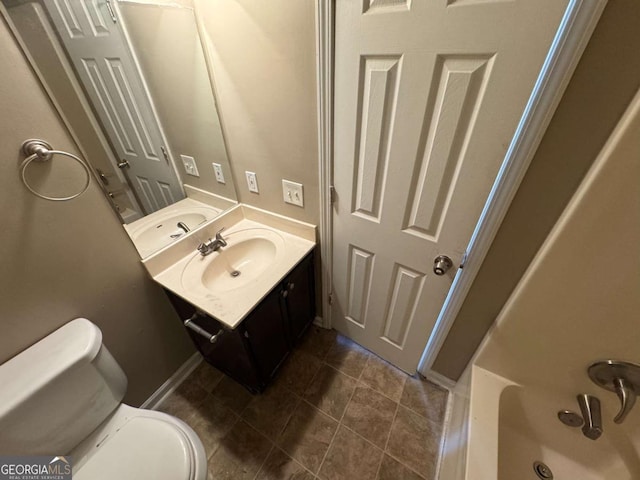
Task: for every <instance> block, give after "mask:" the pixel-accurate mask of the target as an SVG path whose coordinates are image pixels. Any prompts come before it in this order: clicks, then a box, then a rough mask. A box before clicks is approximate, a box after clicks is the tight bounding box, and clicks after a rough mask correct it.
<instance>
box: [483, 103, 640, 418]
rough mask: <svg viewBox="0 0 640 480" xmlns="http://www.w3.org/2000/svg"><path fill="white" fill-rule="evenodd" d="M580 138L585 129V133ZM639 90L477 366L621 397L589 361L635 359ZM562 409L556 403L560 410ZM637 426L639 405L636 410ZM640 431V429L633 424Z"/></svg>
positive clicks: (546, 385)
mask: <svg viewBox="0 0 640 480" xmlns="http://www.w3.org/2000/svg"><path fill="white" fill-rule="evenodd" d="M585 134H586V132H585ZM639 312H640V93H638V94H637V95H636V97H635V99H634V101H633V102H632V103H631V105H630V107H629V109H628V110H627V113H626V114H625V116H624V117H623V118H622V120H621V121H620V123H619V124H618V126H617V127H616V129H615V131H614V132H613V134H612V135H611V137H610V139H609V141H608V142H607V144H606V145H605V147H604V148H603V150H602V152H601V153H600V155H599V157H598V158H597V160H596V162H595V163H594V165H593V167H592V169H591V170H590V172H589V173H588V174H587V177H586V178H585V180H584V181H583V183H582V184H581V186H580V188H579V189H578V191H577V193H576V194H575V196H574V197H573V199H572V200H571V202H570V203H569V206H568V207H567V209H566V210H565V212H564V213H563V215H562V217H561V219H560V220H559V222H558V224H557V225H556V226H555V227H554V229H553V231H552V233H551V234H550V236H549V237H548V238H547V240H546V242H545V244H544V245H543V247H542V249H541V250H540V252H539V253H538V255H537V256H536V258H535V260H534V261H533V263H532V264H531V266H530V267H529V269H528V271H527V273H526V274H525V276H524V277H523V280H522V281H521V282H520V284H519V285H518V288H517V289H516V290H515V292H514V294H513V295H512V297H511V298H510V300H509V301H508V303H507V305H506V306H505V308H504V310H503V311H502V313H501V314H500V316H499V319H498V321H497V324H496V325H495V327H494V328H493V330H492V331H491V333H490V337H489V339H488V341H487V343H486V344H485V346H484V347H483V350H482V351H481V353H480V354H479V357H478V360H477V363H478V364H479V365H481V366H482V367H484V368H487V369H488V370H491V371H493V372H495V373H497V374H499V375H501V376H504V377H507V378H509V379H511V380H514V381H516V382H518V383H523V384H526V385H530V386H533V387H535V388H540V389H544V390H547V391H551V392H553V393H554V394H556V393H557V394H560V395H563V396H564V397H565V398H566V399H567V401H569V400H571V401H572V402H574V403H575V400H574V396H575V395H576V394H578V393H593V394H596V395H597V396H598V397H599V398H600V399H601V400H602V401H603V404H604V408H605V410H606V409H608V411H609V413H607V415H606V416H607V418H610V417H609V414H612V413H615V411H616V409H617V408H618V400H617V398H616V396H615V395H614V394H612V393H607V392H605V391H604V390H601V389H600V388H599V387H597V386H595V385H594V384H592V383H591V381H590V380H589V378H588V376H587V373H586V368H587V367H588V366H589V365H590V364H591V363H592V362H594V361H597V360H602V359H609V358H610V359H619V360H626V361H630V362H636V363H640V316H639ZM559 407H560V405H559ZM631 415H632V417H631V418H633V420H631V422H628V423H632V422H637V421H639V420H640V408H636V411H635V412H632V414H631ZM636 425H637V423H636Z"/></svg>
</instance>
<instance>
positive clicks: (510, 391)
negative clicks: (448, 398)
mask: <svg viewBox="0 0 640 480" xmlns="http://www.w3.org/2000/svg"><path fill="white" fill-rule="evenodd" d="M589 393H597V392H595V391H592V392H589ZM572 397H573V395H569V394H567V395H566V396H561V395H555V397H554V396H551V395H548V394H545V393H544V392H541V391H537V390H536V389H534V388H532V387H526V386H522V385H518V384H516V383H513V382H510V381H509V380H507V379H505V378H502V377H500V376H498V375H495V374H493V373H492V372H489V371H487V370H484V369H483V368H481V367H479V366H477V365H474V366H473V367H472V374H471V394H470V405H469V423H468V428H469V433H468V443H467V458H466V469H465V470H466V473H465V477H464V478H465V480H494V479H495V480H529V479H531V480H537V479H538V478H541V477H539V476H538V475H537V474H536V473H535V472H534V462H542V463H544V464H545V465H546V466H547V467H548V468H549V469H550V470H551V472H552V473H553V478H554V479H555V480H574V479H576V480H577V479H580V480H638V479H640V457H639V452H640V431H639V430H640V428H638V427H640V411H637V412H632V413H631V414H630V416H629V417H628V418H627V420H626V421H625V424H623V425H616V424H614V423H613V421H612V420H611V419H612V418H613V414H615V408H616V407H617V403H616V402H617V399H616V398H615V395H614V396H613V398H609V393H608V392H605V391H603V392H602V395H599V398H600V399H601V400H602V401H603V412H602V416H603V427H604V433H603V434H602V436H601V437H600V438H599V439H598V440H595V441H594V440H590V439H588V438H586V437H584V436H583V435H582V431H581V430H580V428H571V427H567V426H565V425H563V424H562V423H560V421H559V420H558V418H557V412H558V410H561V409H565V408H568V409H571V410H577V411H579V410H578V406H577V402H575V399H574V398H572ZM605 400H606V401H607V402H606V403H607V406H608V410H605V408H604V404H605V403H604V401H605ZM638 407H640V403H639V404H638V405H637V407H636V408H638ZM542 478H544V477H542Z"/></svg>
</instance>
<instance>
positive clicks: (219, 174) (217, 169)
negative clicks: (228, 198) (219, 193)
mask: <svg viewBox="0 0 640 480" xmlns="http://www.w3.org/2000/svg"><path fill="white" fill-rule="evenodd" d="M211 165H213V173H215V174H216V180H217V181H218V183H224V175H223V174H222V165H220V164H219V163H212V164H211Z"/></svg>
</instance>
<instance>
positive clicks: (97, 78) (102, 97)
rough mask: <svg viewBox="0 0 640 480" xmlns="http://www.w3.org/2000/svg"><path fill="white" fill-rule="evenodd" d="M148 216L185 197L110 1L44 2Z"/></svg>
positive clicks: (54, 0) (75, 0) (61, 0)
mask: <svg viewBox="0 0 640 480" xmlns="http://www.w3.org/2000/svg"><path fill="white" fill-rule="evenodd" d="M44 5H45V7H46V8H47V11H48V13H49V15H50V16H51V19H52V21H53V23H54V25H55V26H56V30H57V32H58V34H59V36H60V38H61V40H62V43H63V45H64V46H65V49H66V51H67V52H68V54H69V57H70V59H71V62H72V63H73V66H74V67H75V70H76V72H77V74H78V76H79V78H80V81H81V83H82V84H83V86H84V88H85V90H86V92H87V94H88V96H89V98H90V99H91V103H92V105H93V107H94V109H95V111H96V113H97V115H98V117H99V118H100V120H101V123H102V125H103V127H104V128H105V131H106V133H107V136H108V137H109V139H110V140H111V144H112V146H113V148H114V149H115V151H116V153H117V155H118V157H119V158H120V160H126V161H127V162H128V163H129V167H128V168H126V170H125V173H126V174H127V176H128V178H129V181H130V183H131V186H132V188H133V189H134V190H135V192H136V194H137V196H138V199H139V200H140V202H141V203H142V204H143V206H144V208H145V210H146V212H147V213H151V212H154V211H156V210H158V209H160V208H163V207H166V206H167V205H171V204H173V203H174V202H176V201H177V200H180V199H182V198H183V197H184V195H183V193H182V189H181V187H180V182H179V180H178V178H177V175H176V173H175V170H174V169H173V166H172V165H171V164H170V162H169V157H168V152H166V150H164V151H163V149H166V147H165V146H163V140H162V134H161V131H160V126H159V125H158V122H157V119H156V117H155V115H154V112H153V108H152V106H151V101H150V99H149V97H148V96H147V93H146V90H145V88H144V84H143V81H142V78H141V76H140V73H139V70H138V69H137V67H136V64H135V62H134V60H133V56H132V53H131V50H130V48H129V45H128V43H127V40H126V37H125V36H124V32H123V31H122V28H121V25H120V23H119V20H116V19H115V18H116V17H115V11H114V10H113V8H114V7H113V5H112V3H110V2H109V1H108V0H44Z"/></svg>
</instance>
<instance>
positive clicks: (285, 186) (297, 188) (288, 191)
mask: <svg viewBox="0 0 640 480" xmlns="http://www.w3.org/2000/svg"><path fill="white" fill-rule="evenodd" d="M282 198H284V201H285V203H290V204H292V205H297V206H299V207H304V195H303V192H302V184H301V183H296V182H292V181H290V180H282Z"/></svg>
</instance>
